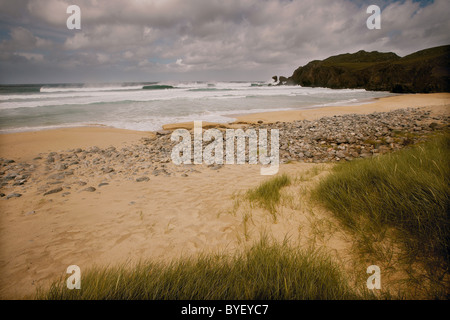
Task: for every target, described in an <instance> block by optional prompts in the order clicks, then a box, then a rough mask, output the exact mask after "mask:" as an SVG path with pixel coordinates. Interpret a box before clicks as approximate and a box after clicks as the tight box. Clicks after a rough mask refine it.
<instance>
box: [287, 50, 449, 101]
mask: <svg viewBox="0 0 450 320" xmlns="http://www.w3.org/2000/svg"><path fill="white" fill-rule="evenodd" d="M286 84H290V85H292V84H296V85H301V86H304V87H327V88H333V89H343V88H361V89H366V90H373V91H390V92H395V93H431V92H449V91H450V45H447V46H441V47H435V48H430V49H425V50H421V51H418V52H416V53H413V54H410V55H408V56H405V57H403V58H401V57H399V56H397V55H396V54H395V53H392V52H388V53H380V52H377V51H373V52H366V51H363V50H362V51H358V52H356V53H353V54H349V53H347V54H341V55H337V56H333V57H330V58H327V59H325V60H321V61H319V60H315V61H311V62H310V63H308V64H307V65H305V66H303V67H299V68H298V69H297V70H295V71H294V73H293V74H292V76H291V77H289V78H288V79H287V81H286Z"/></svg>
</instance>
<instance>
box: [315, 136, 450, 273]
mask: <svg viewBox="0 0 450 320" xmlns="http://www.w3.org/2000/svg"><path fill="white" fill-rule="evenodd" d="M449 159H450V134H449V133H445V134H439V135H437V136H435V137H433V138H432V139H431V140H430V141H428V142H425V143H421V144H418V145H415V146H413V147H410V148H408V149H404V150H401V151H398V152H394V153H391V154H386V155H382V156H378V157H375V158H371V159H364V160H358V161H352V162H349V163H343V164H338V165H336V166H335V167H334V168H333V170H332V173H331V174H329V175H328V176H327V177H325V178H324V179H323V180H322V181H321V182H320V184H319V185H318V187H317V189H316V190H314V191H313V196H314V197H315V198H316V199H318V200H319V201H320V202H321V203H323V204H324V205H325V206H326V207H327V208H328V209H329V210H330V211H332V212H333V213H334V214H335V215H336V217H337V218H338V219H339V220H340V221H341V222H342V224H343V225H345V226H347V227H348V228H349V229H350V230H352V231H354V232H355V233H356V235H358V234H359V235H360V236H361V238H363V237H364V236H365V233H366V234H367V233H373V234H376V233H380V234H381V233H382V231H383V230H386V228H390V229H391V230H395V238H396V241H398V243H400V245H401V246H402V251H403V252H404V258H405V259H406V261H407V263H413V262H416V261H420V262H421V263H422V264H423V266H424V267H425V270H426V272H427V273H428V274H429V275H430V277H434V278H435V279H438V281H441V280H442V279H444V278H445V277H446V276H448V262H449V258H450V256H449V244H450V243H449V242H450V229H449V228H450V219H449V209H450V208H449V207H450V162H449Z"/></svg>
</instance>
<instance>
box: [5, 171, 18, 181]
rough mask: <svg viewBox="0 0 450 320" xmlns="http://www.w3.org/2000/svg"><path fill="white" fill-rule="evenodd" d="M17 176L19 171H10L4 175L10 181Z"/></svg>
mask: <svg viewBox="0 0 450 320" xmlns="http://www.w3.org/2000/svg"><path fill="white" fill-rule="evenodd" d="M16 177H17V173H15V172H11V173H8V174H7V175H6V176H4V177H3V179H4V180H6V181H8V180H13V179H15V178H16Z"/></svg>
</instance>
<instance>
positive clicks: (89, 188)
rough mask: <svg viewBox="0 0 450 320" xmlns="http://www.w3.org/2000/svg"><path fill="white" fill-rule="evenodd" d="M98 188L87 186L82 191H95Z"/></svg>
mask: <svg viewBox="0 0 450 320" xmlns="http://www.w3.org/2000/svg"><path fill="white" fill-rule="evenodd" d="M96 190H97V189H95V188H94V187H87V188H85V189H83V190H81V191H87V192H94V191H96Z"/></svg>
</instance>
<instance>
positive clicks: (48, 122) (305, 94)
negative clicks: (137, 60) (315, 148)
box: [0, 81, 392, 133]
mask: <svg viewBox="0 0 450 320" xmlns="http://www.w3.org/2000/svg"><path fill="white" fill-rule="evenodd" d="M389 95H392V94H390V93H388V92H374V91H366V90H364V89H327V88H306V87H300V86H275V85H271V83H270V82H263V81H254V82H238V81H236V82H213V81H211V82H163V83H162V82H161V83H159V82H146V83H108V84H31V85H0V133H8V132H21V131H35V130H44V129H51V128H62V127H77V126H110V127H114V128H121V129H130V130H138V131H156V130H160V129H161V128H162V125H164V124H167V123H176V122H186V121H194V120H202V121H209V122H220V123H226V122H231V121H233V120H235V118H233V115H238V114H247V113H256V112H267V111H280V110H291V109H305V108H311V107H322V106H339V105H350V104H358V103H366V102H369V101H371V100H372V99H373V98H379V97H386V96H389Z"/></svg>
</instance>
